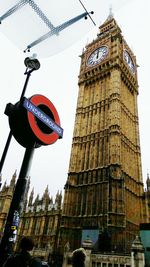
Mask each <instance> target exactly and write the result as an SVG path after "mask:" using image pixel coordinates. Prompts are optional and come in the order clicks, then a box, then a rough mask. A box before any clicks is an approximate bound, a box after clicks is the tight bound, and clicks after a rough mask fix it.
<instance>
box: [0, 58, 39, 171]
mask: <svg viewBox="0 0 150 267" xmlns="http://www.w3.org/2000/svg"><path fill="white" fill-rule="evenodd" d="M24 64H25V66H26V71H25V73H24V74H25V75H27V76H26V80H25V83H24V86H23V90H22V93H21V96H20V100H21V99H22V98H23V97H24V95H25V92H26V89H27V85H28V82H29V78H30V76H31V73H32V72H33V71H34V70H38V69H39V68H40V62H39V61H38V60H37V59H35V58H29V57H27V58H25V60H24ZM11 138H12V132H11V131H10V132H9V135H8V138H7V141H6V144H5V147H4V150H3V154H2V157H1V161H0V174H1V172H2V168H3V165H4V162H5V158H6V155H7V152H8V148H9V145H10V142H11Z"/></svg>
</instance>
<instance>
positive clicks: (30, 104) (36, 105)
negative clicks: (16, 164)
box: [5, 95, 63, 148]
mask: <svg viewBox="0 0 150 267" xmlns="http://www.w3.org/2000/svg"><path fill="white" fill-rule="evenodd" d="M5 114H6V115H7V116H8V117H9V125H10V129H11V132H12V134H13V136H14V138H15V139H16V140H17V142H18V143H19V144H20V145H22V146H24V147H25V148H31V147H35V148H38V147H40V146H41V145H50V144H53V143H54V142H56V141H57V139H58V138H62V137H63V129H62V128H61V126H60V119H59V115H58V113H57V110H56V108H55V107H54V105H53V104H52V102H51V101H50V100H49V99H48V98H47V97H45V96H43V95H33V96H32V97H30V98H29V99H28V98H25V97H24V98H23V99H21V100H20V101H19V102H17V103H16V104H15V105H13V104H11V103H9V104H7V106H6V110H5Z"/></svg>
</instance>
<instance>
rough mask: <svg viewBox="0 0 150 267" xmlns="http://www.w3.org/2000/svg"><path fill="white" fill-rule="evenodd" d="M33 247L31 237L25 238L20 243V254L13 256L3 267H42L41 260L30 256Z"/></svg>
mask: <svg viewBox="0 0 150 267" xmlns="http://www.w3.org/2000/svg"><path fill="white" fill-rule="evenodd" d="M33 247H34V242H33V240H32V239H31V238H29V237H23V238H22V239H21V241H20V246H19V248H20V252H19V253H17V254H15V255H11V256H10V257H9V258H8V259H7V260H6V262H5V263H4V264H3V267H42V262H41V260H40V259H38V258H34V257H32V256H31V255H30V251H31V250H32V249H33Z"/></svg>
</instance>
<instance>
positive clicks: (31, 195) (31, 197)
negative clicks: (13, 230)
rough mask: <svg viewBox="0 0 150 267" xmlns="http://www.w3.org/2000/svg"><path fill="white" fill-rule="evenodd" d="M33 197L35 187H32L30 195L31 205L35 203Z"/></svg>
mask: <svg viewBox="0 0 150 267" xmlns="http://www.w3.org/2000/svg"><path fill="white" fill-rule="evenodd" d="M33 197H34V187H33V188H32V191H31V193H30V196H29V206H31V205H32V203H33Z"/></svg>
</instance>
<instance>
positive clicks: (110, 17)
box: [106, 5, 114, 21]
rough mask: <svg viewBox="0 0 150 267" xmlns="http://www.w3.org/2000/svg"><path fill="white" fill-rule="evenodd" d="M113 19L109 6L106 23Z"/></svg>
mask: <svg viewBox="0 0 150 267" xmlns="http://www.w3.org/2000/svg"><path fill="white" fill-rule="evenodd" d="M113 17H114V14H113V12H112V5H111V6H110V8H109V15H108V17H107V19H106V21H109V20H111V19H113Z"/></svg>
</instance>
